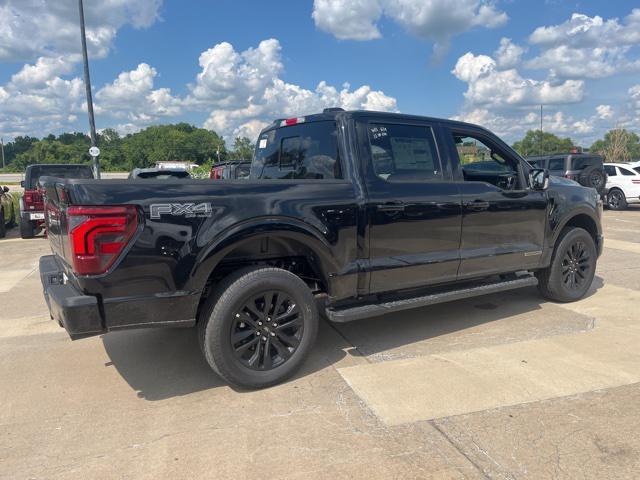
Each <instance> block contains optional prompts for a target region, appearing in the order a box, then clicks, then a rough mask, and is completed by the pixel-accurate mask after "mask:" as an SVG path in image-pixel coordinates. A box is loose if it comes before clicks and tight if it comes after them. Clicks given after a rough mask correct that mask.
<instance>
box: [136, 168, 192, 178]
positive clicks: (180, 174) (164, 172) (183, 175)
mask: <svg viewBox="0 0 640 480" xmlns="http://www.w3.org/2000/svg"><path fill="white" fill-rule="evenodd" d="M136 178H153V179H154V180H169V179H171V178H191V175H189V172H186V171H185V172H182V171H181V172H169V171H167V170H160V171H158V172H140V173H138V174H137V175H136Z"/></svg>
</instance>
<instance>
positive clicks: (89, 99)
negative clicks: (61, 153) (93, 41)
mask: <svg viewBox="0 0 640 480" xmlns="http://www.w3.org/2000/svg"><path fill="white" fill-rule="evenodd" d="M78 10H79V12H80V36H81V38H82V58H83V61H84V87H85V90H86V92H87V110H88V111H89V129H90V133H91V149H90V150H89V154H90V155H91V156H92V157H93V164H94V168H95V171H96V178H100V159H99V155H100V150H99V149H98V145H97V136H96V121H95V118H94V116H93V97H92V95H91V77H90V76H89V56H88V55H87V34H86V32H85V28H84V6H83V5H82V0H78Z"/></svg>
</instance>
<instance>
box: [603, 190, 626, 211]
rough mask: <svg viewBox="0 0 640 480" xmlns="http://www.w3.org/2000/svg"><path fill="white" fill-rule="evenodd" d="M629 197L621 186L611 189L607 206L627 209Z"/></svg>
mask: <svg viewBox="0 0 640 480" xmlns="http://www.w3.org/2000/svg"><path fill="white" fill-rule="evenodd" d="M627 206H628V204H627V198H626V197H625V195H624V192H623V191H622V190H620V189H619V188H614V189H613V190H610V191H609V193H608V194H607V207H609V208H610V209H611V210H625V209H626V208H627Z"/></svg>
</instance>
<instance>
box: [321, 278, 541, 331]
mask: <svg viewBox="0 0 640 480" xmlns="http://www.w3.org/2000/svg"><path fill="white" fill-rule="evenodd" d="M537 284H538V279H537V278H536V277H534V276H533V275H526V276H524V277H521V278H517V279H514V280H502V281H499V282H494V283H485V284H482V285H476V286H473V287H467V288H462V289H458V290H449V291H444V292H439V293H433V294H431V295H424V296H421V297H414V298H408V299H405V300H395V301H390V302H385V303H377V304H367V305H361V306H358V307H353V308H345V309H340V310H336V309H333V308H327V309H326V310H325V311H326V315H327V318H329V320H331V321H332V322H337V323H345V322H352V321H354V320H361V319H363V318H370V317H378V316H380V315H386V314H387V313H392V312H399V311H401V310H407V309H410V308H418V307H426V306H427V305H436V304H438V303H445V302H451V301H453V300H461V299H463V298H471V297H478V296H481V295H487V294H490V293H496V292H504V291H506V290H513V289H516V288H522V287H532V286H535V285H537Z"/></svg>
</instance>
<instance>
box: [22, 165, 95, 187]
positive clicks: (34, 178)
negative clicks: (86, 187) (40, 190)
mask: <svg viewBox="0 0 640 480" xmlns="http://www.w3.org/2000/svg"><path fill="white" fill-rule="evenodd" d="M40 177H58V178H93V172H92V171H91V167H89V166H88V165H38V166H34V167H31V169H30V171H29V174H28V175H27V182H26V184H25V188H27V189H29V190H33V189H35V188H36V187H37V186H38V180H39V179H40Z"/></svg>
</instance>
